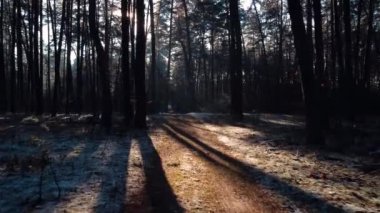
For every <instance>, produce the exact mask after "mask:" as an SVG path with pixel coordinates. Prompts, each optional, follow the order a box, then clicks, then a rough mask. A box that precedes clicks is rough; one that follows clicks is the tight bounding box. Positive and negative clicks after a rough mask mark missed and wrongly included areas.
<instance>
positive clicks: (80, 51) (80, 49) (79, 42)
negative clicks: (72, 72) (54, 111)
mask: <svg viewBox="0 0 380 213" xmlns="http://www.w3.org/2000/svg"><path fill="white" fill-rule="evenodd" d="M83 5H84V4H83ZM80 8H81V0H77V17H76V18H77V60H76V61H77V79H76V80H77V87H76V90H77V91H76V93H77V94H76V95H77V96H76V98H77V99H76V109H77V110H76V111H77V113H82V110H83V78H82V65H83V63H82V60H83V44H84V39H83V38H82V40H81V36H82V28H84V24H83V26H82V27H81V23H80V21H81V11H80Z"/></svg>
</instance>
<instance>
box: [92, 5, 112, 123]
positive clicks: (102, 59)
mask: <svg viewBox="0 0 380 213" xmlns="http://www.w3.org/2000/svg"><path fill="white" fill-rule="evenodd" d="M89 4H90V6H89V26H90V35H91V37H92V40H93V42H94V45H95V48H96V54H97V63H98V64H97V65H98V67H99V75H100V79H101V86H102V88H101V89H102V125H103V126H104V127H105V128H106V129H107V130H109V129H110V128H111V125H112V100H111V91H110V82H109V70H108V67H109V66H108V57H107V53H106V52H105V50H104V48H103V46H102V43H101V41H100V38H99V29H98V27H97V25H96V0H89Z"/></svg>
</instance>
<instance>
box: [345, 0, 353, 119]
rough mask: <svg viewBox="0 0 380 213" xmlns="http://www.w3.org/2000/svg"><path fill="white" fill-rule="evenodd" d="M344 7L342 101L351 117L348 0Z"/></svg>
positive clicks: (349, 9)
mask: <svg viewBox="0 0 380 213" xmlns="http://www.w3.org/2000/svg"><path fill="white" fill-rule="evenodd" d="M343 9H344V16H343V19H344V34H345V75H344V87H343V94H344V98H343V99H344V100H345V101H344V102H345V105H343V106H345V107H346V109H347V112H346V113H347V116H348V118H350V119H352V116H353V108H352V102H351V98H352V94H353V76H352V39H351V8H350V0H343ZM342 103H343V102H342Z"/></svg>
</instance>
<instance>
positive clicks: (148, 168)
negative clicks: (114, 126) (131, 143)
mask: <svg viewBox="0 0 380 213" xmlns="http://www.w3.org/2000/svg"><path fill="white" fill-rule="evenodd" d="M137 140H138V144H139V148H140V151H141V155H142V159H143V167H144V173H145V176H146V184H147V185H146V190H147V194H148V196H149V197H150V201H151V204H152V207H153V212H184V209H183V208H182V207H181V205H180V204H179V203H178V201H177V199H176V195H175V194H174V192H173V190H172V188H171V186H170V184H169V182H168V180H167V178H166V175H165V171H164V169H163V167H162V162H161V158H160V156H159V154H158V153H157V150H156V149H155V147H154V146H153V143H152V140H151V138H150V137H149V135H148V133H147V132H146V131H139V132H138V134H137Z"/></svg>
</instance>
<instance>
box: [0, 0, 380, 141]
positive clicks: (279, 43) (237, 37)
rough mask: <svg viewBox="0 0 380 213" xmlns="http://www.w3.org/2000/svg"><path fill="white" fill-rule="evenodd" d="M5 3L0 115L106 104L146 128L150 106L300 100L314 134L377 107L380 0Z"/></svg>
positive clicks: (107, 110)
mask: <svg viewBox="0 0 380 213" xmlns="http://www.w3.org/2000/svg"><path fill="white" fill-rule="evenodd" d="M94 2H95V3H94ZM0 3H1V9H0V13H1V14H0V15H1V16H0V22H1V23H0V30H1V33H0V40H1V41H0V59H1V60H0V111H1V112H8V111H9V112H29V113H35V114H41V113H43V112H50V113H51V114H52V115H53V116H55V115H57V114H58V113H62V112H65V113H72V112H77V113H86V112H91V113H94V114H95V115H97V114H98V113H99V112H100V113H101V114H102V123H103V124H104V125H106V126H109V125H111V123H112V121H111V118H112V112H113V111H121V112H122V113H123V116H124V120H125V123H126V124H127V125H129V124H134V125H136V126H140V127H144V126H145V125H146V121H145V114H146V107H147V105H148V106H151V109H152V110H150V111H151V112H159V111H170V110H173V111H178V112H188V111H192V110H202V111H218V112H231V113H233V114H234V115H237V116H238V117H241V115H242V112H243V111H251V110H260V111H274V112H292V111H300V110H303V108H304V107H305V108H306V111H307V115H308V125H309V124H310V122H311V124H310V125H311V126H312V127H311V128H309V129H314V130H313V131H315V132H311V133H310V134H309V136H310V137H309V138H314V139H313V140H315V141H314V142H317V141H323V137H321V138H318V137H319V136H316V137H314V135H320V133H323V132H325V130H326V129H327V128H326V127H328V126H329V117H330V115H332V116H331V118H334V119H335V118H338V119H351V120H353V119H354V117H355V114H357V113H360V112H362V111H368V110H373V111H375V110H377V109H378V108H379V107H378V106H380V101H375V100H380V99H379V98H378V97H380V87H379V85H380V80H379V79H380V72H379V71H378V69H376V67H378V66H379V65H380V63H379V61H378V60H376V58H377V57H378V55H379V49H380V48H379V46H380V45H378V44H379V43H380V39H379V38H380V36H379V33H380V29H379V25H378V23H380V22H379V19H380V16H379V13H380V11H379V7H378V2H377V1H375V0H369V1H363V0H355V1H346V0H342V1H340V0H307V1H300V0H299V1H292V2H286V1H283V0H270V1H263V0H254V1H252V2H250V4H248V5H247V4H246V3H243V2H240V4H239V2H238V0H229V1H219V0H217V1H211V0H203V1H196V0H157V1H154V0H146V1H132V0H112V1H109V0H100V1H99V0H98V1H93V0H91V1H90V0H68V1H63V0H48V1H42V0H32V1H26V0H15V1H11V0H0ZM45 3H46V4H45ZM90 6H91V7H90ZM148 7H149V9H148V10H146V9H147V8H148ZM94 8H95V9H94ZM294 8H296V9H294ZM89 9H91V10H89ZM288 12H289V13H290V16H288V15H287V13H288ZM145 14H147V15H146V16H145ZM294 17H296V18H294ZM296 19H299V20H296ZM303 20H305V22H302V21H303ZM301 22H302V23H301ZM294 24H295V26H293V27H291V26H292V25H294ZM301 24H303V26H302V25H301ZM301 28H304V29H303V30H302V29H301ZM300 41H302V42H301V44H299V42H300ZM303 42H307V43H303ZM306 47H307V48H308V49H307V48H306ZM303 53H305V54H303ZM300 58H302V59H300ZM305 60H306V61H307V63H305ZM301 63H302V65H301ZM145 75H148V78H145ZM146 90H147V91H148V94H146ZM303 98H304V100H303ZM302 101H304V103H302ZM356 103H360V104H356ZM370 103H371V104H370ZM350 105H353V107H352V108H351V109H350V107H349V106H350ZM335 115H338V116H335Z"/></svg>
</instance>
